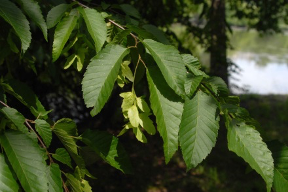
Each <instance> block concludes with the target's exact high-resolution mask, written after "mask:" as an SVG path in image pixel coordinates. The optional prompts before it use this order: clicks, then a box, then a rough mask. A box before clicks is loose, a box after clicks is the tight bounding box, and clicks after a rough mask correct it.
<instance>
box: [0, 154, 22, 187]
mask: <svg viewBox="0 0 288 192" xmlns="http://www.w3.org/2000/svg"><path fill="white" fill-rule="evenodd" d="M18 190H19V185H18V184H17V181H16V180H15V178H14V177H13V174H12V171H11V170H10V168H9V166H8V164H7V163H6V161H5V157H4V155H3V154H1V153H0V191H3V192H4V191H5V192H14V191H18Z"/></svg>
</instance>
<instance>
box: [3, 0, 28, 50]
mask: <svg viewBox="0 0 288 192" xmlns="http://www.w3.org/2000/svg"><path fill="white" fill-rule="evenodd" d="M0 16H1V17H2V18H3V19H4V20H5V21H6V22H8V23H9V24H10V25H11V26H12V27H13V29H14V30H15V32H16V34H17V35H18V37H19V38H20V40H21V44H22V50H23V52H25V51H26V50H27V49H28V47H29V45H30V42H31V33H30V26H29V22H28V20H27V19H26V17H25V15H24V14H23V13H22V11H21V10H20V9H19V8H18V7H17V6H16V5H15V4H14V3H12V2H10V1H8V0H0Z"/></svg>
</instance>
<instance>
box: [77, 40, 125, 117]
mask: <svg viewBox="0 0 288 192" xmlns="http://www.w3.org/2000/svg"><path fill="white" fill-rule="evenodd" d="M128 53H129V50H128V49H126V48H124V47H121V46H119V45H113V44H110V45H107V46H106V47H105V48H104V49H103V50H101V51H100V52H99V53H98V54H97V55H96V57H94V58H93V59H92V61H91V63H90V64H89V65H88V67H87V70H86V72H85V74H84V78H83V81H82V91H83V97H84V101H85V103H86V106H87V107H94V108H93V109H92V111H91V115H92V116H95V115H96V114H98V113H99V112H100V111H101V109H102V108H103V107H104V105H105V103H106V102H107V100H108V98H109V96H110V94H111V92H112V90H113V86H114V83H115V80H116V78H117V75H118V72H119V69H120V65H121V62H122V60H123V58H124V57H125V56H126V55H127V54H128Z"/></svg>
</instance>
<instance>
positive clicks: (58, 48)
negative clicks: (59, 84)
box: [52, 10, 77, 62]
mask: <svg viewBox="0 0 288 192" xmlns="http://www.w3.org/2000/svg"><path fill="white" fill-rule="evenodd" d="M71 12H73V10H72V11H71ZM76 23H77V16H76V15H74V14H70V15H68V16H66V17H64V19H62V20H61V21H60V22H59V23H58V25H57V27H56V29H55V34H54V41H53V49H52V58H53V62H55V61H56V60H57V59H58V58H59V56H60V54H61V52H62V49H63V47H64V45H65V44H66V42H67V41H68V39H69V37H70V34H71V33H72V31H73V29H74V27H75V25H76Z"/></svg>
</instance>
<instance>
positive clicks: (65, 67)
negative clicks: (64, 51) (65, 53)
mask: <svg viewBox="0 0 288 192" xmlns="http://www.w3.org/2000/svg"><path fill="white" fill-rule="evenodd" d="M76 58H77V55H76V54H75V53H74V54H72V55H70V56H69V57H68V58H67V61H66V63H65V64H64V69H68V68H69V67H70V66H71V65H72V64H73V63H74V61H75V59H76Z"/></svg>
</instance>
